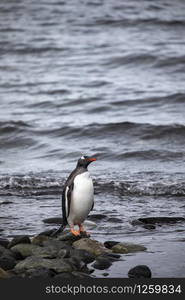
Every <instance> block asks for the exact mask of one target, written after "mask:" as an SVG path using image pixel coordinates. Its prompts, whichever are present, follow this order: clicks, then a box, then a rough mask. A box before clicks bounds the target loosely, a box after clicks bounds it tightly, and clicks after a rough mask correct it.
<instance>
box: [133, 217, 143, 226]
mask: <svg viewBox="0 0 185 300" xmlns="http://www.w3.org/2000/svg"><path fill="white" fill-rule="evenodd" d="M130 223H131V224H132V225H133V226H137V225H141V226H142V225H143V222H141V221H139V220H138V219H136V220H132V221H131V222H130Z"/></svg>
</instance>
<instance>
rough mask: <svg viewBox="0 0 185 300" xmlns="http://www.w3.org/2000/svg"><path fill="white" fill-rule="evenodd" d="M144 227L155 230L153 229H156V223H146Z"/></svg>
mask: <svg viewBox="0 0 185 300" xmlns="http://www.w3.org/2000/svg"><path fill="white" fill-rule="evenodd" d="M143 228H145V229H148V230H153V229H155V225H153V224H145V225H143Z"/></svg>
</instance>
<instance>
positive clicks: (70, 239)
mask: <svg viewBox="0 0 185 300" xmlns="http://www.w3.org/2000/svg"><path fill="white" fill-rule="evenodd" d="M87 237H89V235H88V234H86V233H85V232H82V233H81V235H77V236H75V235H74V234H72V233H71V232H67V233H65V232H64V233H62V234H60V235H59V236H58V238H57V239H58V240H59V241H68V242H69V243H70V244H72V243H73V242H74V241H78V240H80V239H81V238H87Z"/></svg>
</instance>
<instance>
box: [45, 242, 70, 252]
mask: <svg viewBox="0 0 185 300" xmlns="http://www.w3.org/2000/svg"><path fill="white" fill-rule="evenodd" d="M43 246H44V247H53V248H55V249H56V250H57V251H58V252H59V251H60V250H61V249H66V250H68V251H70V250H71V245H69V244H68V243H67V242H65V241H60V240H58V239H49V240H47V241H44V242H43Z"/></svg>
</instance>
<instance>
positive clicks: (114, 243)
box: [104, 241, 119, 249]
mask: <svg viewBox="0 0 185 300" xmlns="http://www.w3.org/2000/svg"><path fill="white" fill-rule="evenodd" d="M117 244H119V242H116V241H106V242H104V246H105V247H106V248H108V249H111V248H112V247H113V246H115V245H117Z"/></svg>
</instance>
